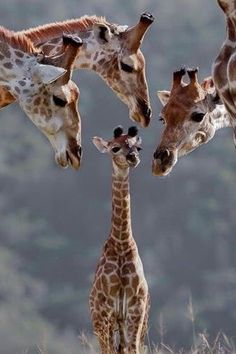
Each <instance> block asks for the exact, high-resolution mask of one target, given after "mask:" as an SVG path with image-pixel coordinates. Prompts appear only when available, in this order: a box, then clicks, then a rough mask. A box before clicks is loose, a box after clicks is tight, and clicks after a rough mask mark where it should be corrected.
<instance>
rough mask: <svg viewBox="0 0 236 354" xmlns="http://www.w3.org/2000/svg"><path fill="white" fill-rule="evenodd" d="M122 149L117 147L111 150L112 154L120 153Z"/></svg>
mask: <svg viewBox="0 0 236 354" xmlns="http://www.w3.org/2000/svg"><path fill="white" fill-rule="evenodd" d="M120 149H121V148H120V147H119V146H115V147H113V148H112V149H111V150H112V152H114V153H117V152H118V151H120Z"/></svg>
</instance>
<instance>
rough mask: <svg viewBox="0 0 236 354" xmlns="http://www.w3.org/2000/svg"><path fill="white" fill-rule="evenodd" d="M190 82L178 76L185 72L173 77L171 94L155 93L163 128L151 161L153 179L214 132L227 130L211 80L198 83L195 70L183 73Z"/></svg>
mask: <svg viewBox="0 0 236 354" xmlns="http://www.w3.org/2000/svg"><path fill="white" fill-rule="evenodd" d="M187 73H188V76H189V79H190V82H189V83H188V84H186V83H185V82H183V81H182V77H183V76H184V75H185V74H186V69H185V68H182V69H180V70H179V71H176V72H174V74H173V84H172V89H171V91H158V92H157V95H158V97H159V99H160V101H161V103H162V104H163V106H164V107H163V109H162V111H161V113H160V120H161V121H163V123H164V125H165V127H164V130H163V132H162V135H161V139H160V143H159V144H158V146H157V148H156V150H155V152H154V155H153V161H152V172H153V174H154V175H155V176H166V175H168V174H169V173H170V172H171V170H172V168H173V167H174V166H175V164H176V163H177V161H178V158H179V157H181V156H184V155H186V154H188V153H190V152H191V151H193V150H195V149H196V148H198V147H199V146H201V145H202V144H206V143H208V142H209V141H210V140H211V139H212V138H213V137H214V135H215V132H216V131H217V130H218V129H221V128H225V127H230V117H229V114H228V112H227V110H226V108H225V106H224V104H222V102H221V101H220V99H219V96H218V95H217V93H216V90H215V87H214V83H213V81H212V78H211V77H208V78H206V79H204V81H203V82H202V83H201V84H200V83H199V81H198V77H197V73H198V69H188V70H187Z"/></svg>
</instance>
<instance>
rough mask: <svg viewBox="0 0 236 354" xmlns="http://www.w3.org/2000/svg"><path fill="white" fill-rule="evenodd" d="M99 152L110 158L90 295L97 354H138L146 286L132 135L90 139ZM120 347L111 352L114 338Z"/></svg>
mask: <svg viewBox="0 0 236 354" xmlns="http://www.w3.org/2000/svg"><path fill="white" fill-rule="evenodd" d="M93 142H94V144H95V145H96V146H97V148H98V149H99V150H100V151H101V152H108V153H110V154H111V155H112V225H111V232H110V235H109V238H108V240H107V241H106V243H105V246H104V249H103V253H102V256H101V259H100V261H99V264H98V267H97V271H96V274H95V279H94V283H93V287H92V291H91V294H90V310H91V317H92V322H93V327H94V332H95V334H96V335H97V337H98V340H99V344H100V348H101V353H102V354H115V353H121V354H131V353H132V354H139V353H140V347H141V346H142V345H143V344H144V337H145V334H146V331H147V319H148V308H149V295H148V286H147V282H146V279H145V276H144V272H143V265H142V261H141V259H140V256H139V253H138V248H137V245H136V242H135V240H134V238H133V235H132V227H131V212H130V192H129V169H130V168H132V167H136V166H137V165H138V163H139V154H138V151H139V149H140V143H141V139H140V138H138V137H137V129H136V128H135V127H131V128H130V129H129V131H128V134H127V135H126V134H122V129H121V128H119V127H118V128H116V129H115V131H114V139H113V140H112V141H110V142H106V141H104V140H103V139H101V138H97V137H95V138H94V139H93ZM116 333H118V334H119V335H118V337H119V343H118V345H117V347H116V343H115V337H116V336H115V334H116Z"/></svg>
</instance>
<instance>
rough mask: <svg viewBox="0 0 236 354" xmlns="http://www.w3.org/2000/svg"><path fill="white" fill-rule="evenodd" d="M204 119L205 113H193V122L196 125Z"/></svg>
mask: <svg viewBox="0 0 236 354" xmlns="http://www.w3.org/2000/svg"><path fill="white" fill-rule="evenodd" d="M204 117H205V113H200V112H193V113H192V114H191V120H193V121H194V122H196V123H200V122H201V121H202V120H203V118H204Z"/></svg>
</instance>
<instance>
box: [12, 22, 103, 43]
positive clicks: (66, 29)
mask: <svg viewBox="0 0 236 354" xmlns="http://www.w3.org/2000/svg"><path fill="white" fill-rule="evenodd" d="M94 23H103V24H106V25H109V23H108V22H107V21H106V19H105V18H104V17H100V16H95V15H94V16H87V15H85V16H83V17H80V18H77V19H71V20H66V21H62V22H54V23H49V24H46V25H42V26H38V27H34V28H30V29H28V30H25V31H20V32H18V33H19V34H21V33H23V34H24V35H26V36H27V37H28V38H30V40H31V41H33V43H35V44H40V43H43V42H46V41H47V40H49V39H52V38H58V37H60V36H61V35H62V34H63V33H73V32H77V31H86V30H88V29H90V28H92V26H93V25H94Z"/></svg>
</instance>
